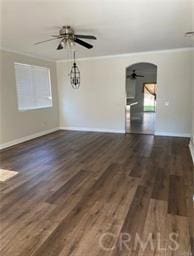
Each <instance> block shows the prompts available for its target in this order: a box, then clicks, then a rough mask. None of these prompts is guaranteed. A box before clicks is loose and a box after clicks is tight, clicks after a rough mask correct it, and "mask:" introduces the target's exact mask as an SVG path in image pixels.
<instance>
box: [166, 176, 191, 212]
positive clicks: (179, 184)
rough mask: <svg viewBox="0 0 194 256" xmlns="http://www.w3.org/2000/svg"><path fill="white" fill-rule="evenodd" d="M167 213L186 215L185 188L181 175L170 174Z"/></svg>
mask: <svg viewBox="0 0 194 256" xmlns="http://www.w3.org/2000/svg"><path fill="white" fill-rule="evenodd" d="M168 213H170V214H174V215H179V216H188V209H187V204H186V188H185V185H184V181H183V178H182V177H181V176H176V175H170V185H169V199H168Z"/></svg>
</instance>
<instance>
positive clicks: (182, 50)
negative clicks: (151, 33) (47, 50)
mask: <svg viewBox="0 0 194 256" xmlns="http://www.w3.org/2000/svg"><path fill="white" fill-rule="evenodd" d="M187 51H194V47H186V48H174V49H165V50H153V51H142V52H131V53H123V54H114V55H104V56H96V57H88V58H76V60H77V61H88V60H101V59H111V58H122V57H124V58H125V57H131V56H139V55H143V54H153V53H156V54H157V53H170V52H187ZM65 62H72V60H71V59H69V60H56V63H65Z"/></svg>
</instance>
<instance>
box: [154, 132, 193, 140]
mask: <svg viewBox="0 0 194 256" xmlns="http://www.w3.org/2000/svg"><path fill="white" fill-rule="evenodd" d="M154 135H156V136H170V137H184V138H190V137H191V134H189V133H173V132H157V131H156V132H155V134H154Z"/></svg>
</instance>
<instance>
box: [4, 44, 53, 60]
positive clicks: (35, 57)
mask: <svg viewBox="0 0 194 256" xmlns="http://www.w3.org/2000/svg"><path fill="white" fill-rule="evenodd" d="M0 50H1V51H4V52H10V53H15V54H18V55H24V56H26V57H30V58H34V59H38V60H43V61H47V62H53V63H55V62H56V59H49V58H46V57H41V56H37V55H34V54H30V53H26V52H20V51H16V50H11V49H9V48H6V47H1V46H0Z"/></svg>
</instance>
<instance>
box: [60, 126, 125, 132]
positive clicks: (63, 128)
mask: <svg viewBox="0 0 194 256" xmlns="http://www.w3.org/2000/svg"><path fill="white" fill-rule="evenodd" d="M59 128H60V130H70V131H84V132H104V133H125V131H124V130H116V129H101V128H89V127H72V126H71V127H67V126H65V127H59Z"/></svg>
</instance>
